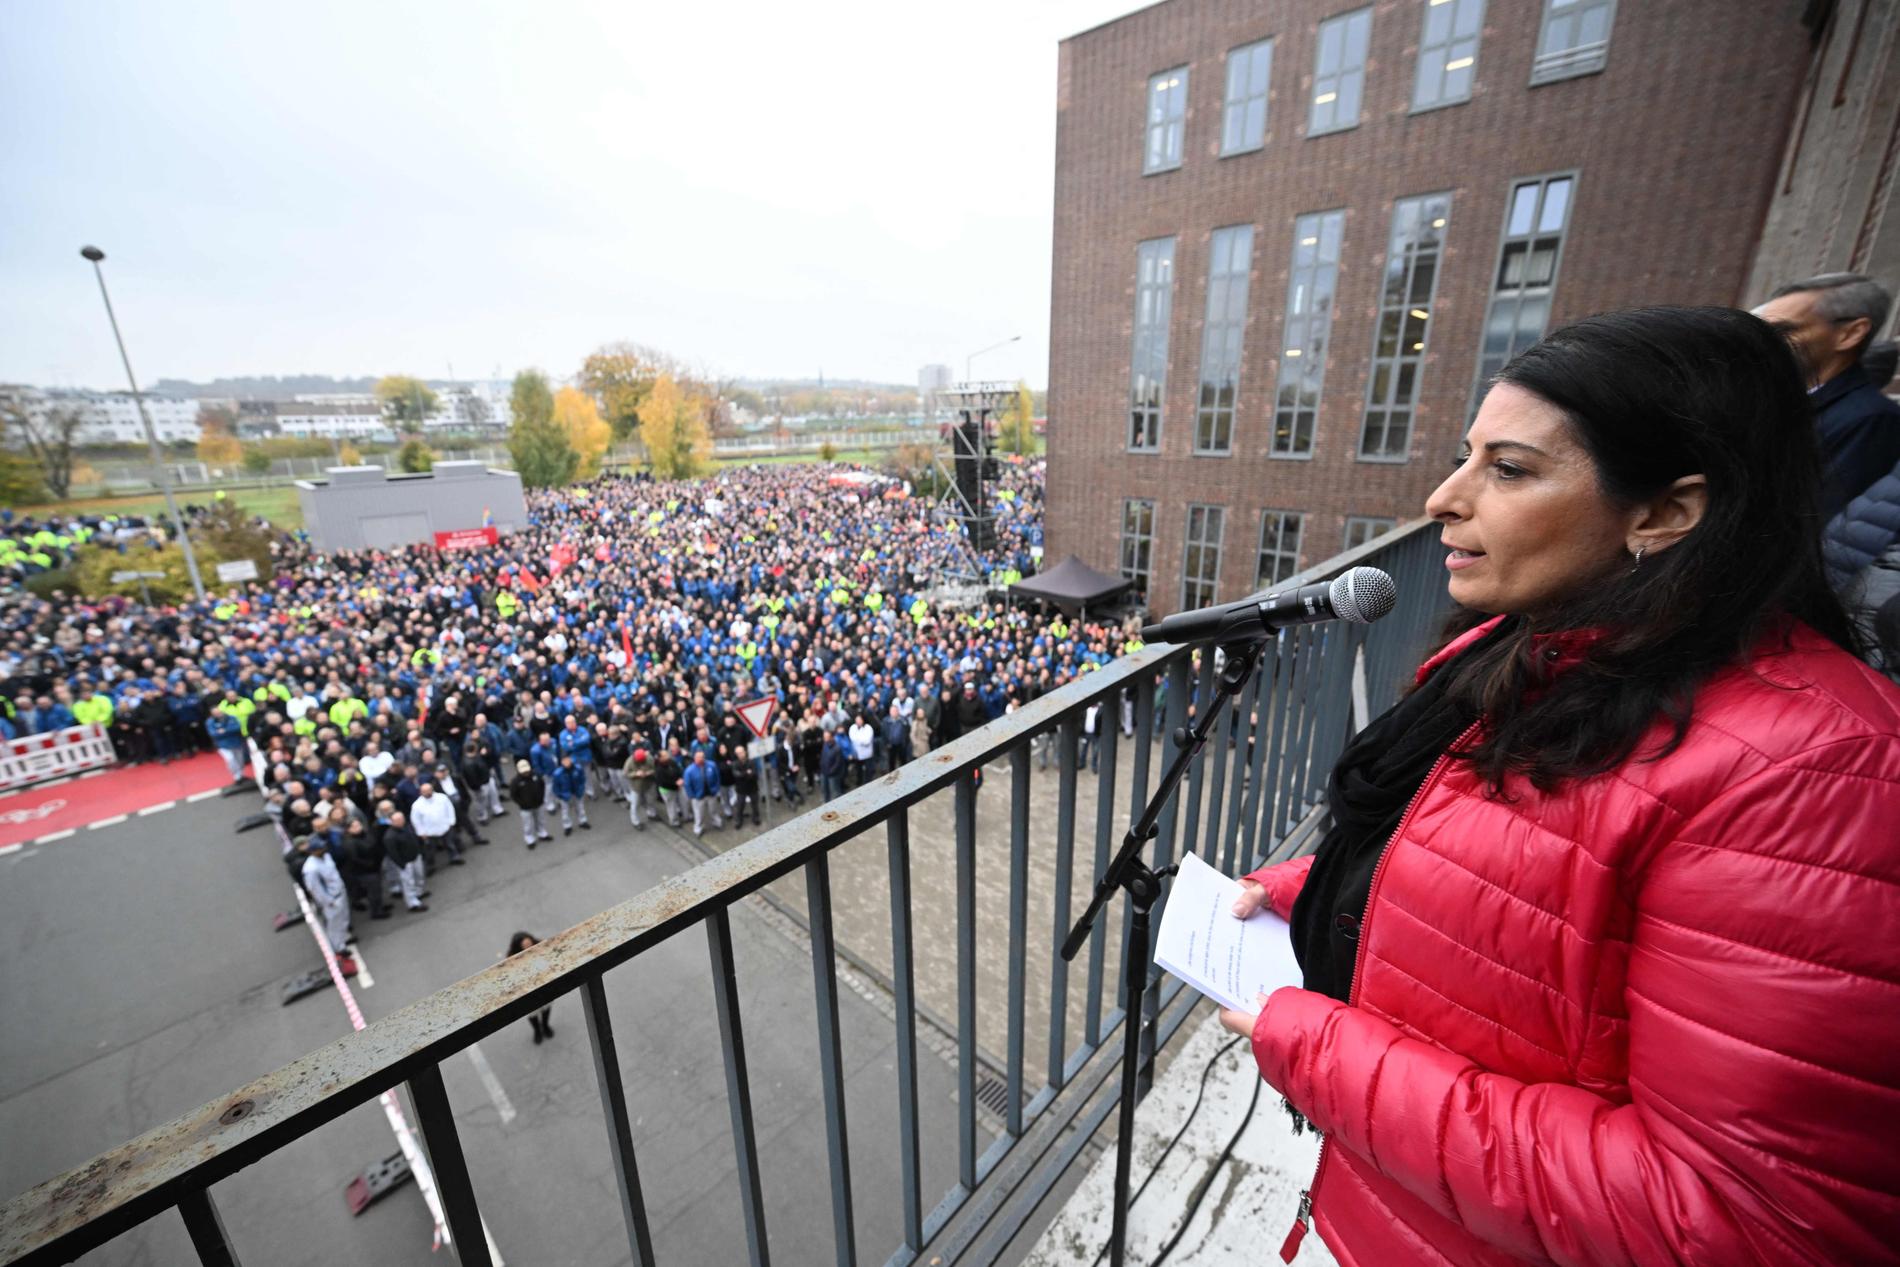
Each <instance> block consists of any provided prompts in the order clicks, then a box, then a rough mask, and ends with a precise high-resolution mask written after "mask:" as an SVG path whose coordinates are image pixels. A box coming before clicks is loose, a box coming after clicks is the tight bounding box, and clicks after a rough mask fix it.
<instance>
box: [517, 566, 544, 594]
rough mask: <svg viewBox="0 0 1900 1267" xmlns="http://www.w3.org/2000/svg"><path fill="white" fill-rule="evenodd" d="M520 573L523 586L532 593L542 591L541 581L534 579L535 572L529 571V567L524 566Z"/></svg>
mask: <svg viewBox="0 0 1900 1267" xmlns="http://www.w3.org/2000/svg"><path fill="white" fill-rule="evenodd" d="M519 575H520V577H521V584H522V587H523V588H524V589H526V590H527V591H528V592H529V593H530V594H534V593H538V592H539V591H540V589H541V582H539V581H537V580H535V579H534V573H532V572H530V571H528V569H527V568H522V569H521V572H520V573H519Z"/></svg>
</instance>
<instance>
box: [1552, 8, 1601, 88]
mask: <svg viewBox="0 0 1900 1267" xmlns="http://www.w3.org/2000/svg"><path fill="white" fill-rule="evenodd" d="M1615 16H1616V0H1544V25H1543V29H1542V30H1541V31H1539V32H1538V34H1537V57H1536V60H1534V61H1532V62H1531V85H1532V86H1533V87H1535V86H1536V85H1538V84H1548V83H1553V82H1555V81H1556V80H1559V79H1572V78H1575V77H1576V76H1578V75H1594V74H1595V73H1596V72H1598V71H1600V70H1602V69H1603V67H1604V65H1605V64H1606V63H1607V62H1608V61H1609V60H1610V22H1611V21H1612V19H1614V17H1615Z"/></svg>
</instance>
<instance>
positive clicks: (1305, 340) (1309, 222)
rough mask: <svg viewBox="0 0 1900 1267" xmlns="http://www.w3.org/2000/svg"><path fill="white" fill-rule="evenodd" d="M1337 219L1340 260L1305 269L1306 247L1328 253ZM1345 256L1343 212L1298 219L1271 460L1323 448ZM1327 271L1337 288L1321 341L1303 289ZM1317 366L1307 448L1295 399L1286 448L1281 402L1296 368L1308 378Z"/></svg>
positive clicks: (1276, 389) (1299, 456)
mask: <svg viewBox="0 0 1900 1267" xmlns="http://www.w3.org/2000/svg"><path fill="white" fill-rule="evenodd" d="M1332 216H1338V217H1339V248H1338V251H1339V257H1338V258H1337V259H1334V260H1333V261H1332V262H1331V264H1328V263H1327V261H1326V260H1325V259H1324V258H1323V257H1321V258H1316V259H1315V260H1313V261H1312V263H1310V264H1305V265H1303V264H1301V262H1300V248H1301V247H1303V246H1308V245H1310V246H1314V247H1316V248H1318V249H1319V250H1320V251H1324V249H1325V242H1326V221H1327V219H1328V218H1329V217H1332ZM1308 238H1312V239H1313V241H1312V242H1310V243H1309V242H1308V241H1307V239H1308ZM1345 254H1346V212H1345V209H1344V208H1343V207H1335V208H1333V209H1332V210H1330V211H1309V212H1306V213H1304V214H1302V215H1298V216H1295V217H1294V218H1293V250H1292V253H1291V255H1290V256H1289V264H1288V267H1287V283H1286V315H1285V317H1284V318H1283V319H1282V322H1281V334H1280V370H1279V374H1278V375H1277V377H1276V381H1275V383H1274V387H1273V425H1272V426H1271V427H1269V428H1268V435H1267V456H1268V457H1271V458H1285V459H1290V460H1293V461H1308V460H1310V459H1311V458H1312V456H1313V450H1314V449H1315V448H1317V447H1318V443H1319V411H1320V401H1321V399H1322V397H1323V396H1324V395H1325V387H1326V358H1327V357H1328V355H1330V354H1331V352H1332V340H1333V310H1334V305H1335V304H1336V303H1337V302H1338V299H1339V266H1340V263H1341V262H1342V261H1343V260H1344V258H1345ZM1326 268H1331V269H1332V289H1331V293H1330V295H1329V297H1328V300H1327V304H1326V314H1325V317H1324V324H1323V325H1322V326H1321V327H1320V328H1319V338H1318V339H1317V340H1314V339H1312V338H1310V337H1309V336H1311V335H1312V334H1313V333H1314V325H1313V323H1314V321H1315V320H1316V318H1315V317H1314V315H1313V314H1314V311H1315V310H1314V308H1313V307H1312V306H1311V303H1310V299H1311V296H1310V294H1305V293H1303V292H1302V290H1301V287H1302V285H1303V284H1305V285H1309V286H1310V285H1311V284H1312V283H1313V282H1314V281H1316V280H1317V279H1318V277H1319V273H1320V270H1322V269H1326ZM1296 336H1297V337H1298V338H1299V339H1300V342H1299V344H1298V346H1295V343H1294V340H1295V338H1296ZM1313 361H1317V362H1318V364H1319V369H1318V371H1317V380H1316V382H1315V385H1314V389H1313V409H1312V413H1313V417H1312V419H1311V430H1310V432H1309V433H1308V435H1307V437H1306V446H1305V447H1304V448H1301V447H1300V446H1299V443H1298V442H1299V438H1300V432H1299V414H1300V413H1302V412H1303V410H1301V408H1300V407H1299V405H1298V403H1297V400H1296V403H1295V405H1294V406H1293V409H1292V411H1291V412H1292V414H1293V416H1294V418H1293V430H1292V435H1291V439H1290V440H1289V442H1288V444H1287V446H1286V447H1285V448H1282V447H1281V446H1280V420H1281V414H1282V413H1283V412H1286V411H1285V409H1284V407H1283V406H1282V404H1281V400H1282V398H1283V397H1284V394H1285V392H1286V388H1287V386H1288V382H1287V380H1288V376H1289V372H1290V370H1289V367H1291V372H1293V373H1298V374H1299V375H1300V376H1301V377H1304V371H1305V368H1306V366H1307V365H1309V364H1311V363H1312V362H1313Z"/></svg>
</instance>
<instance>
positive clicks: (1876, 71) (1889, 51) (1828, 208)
mask: <svg viewBox="0 0 1900 1267" xmlns="http://www.w3.org/2000/svg"><path fill="white" fill-rule="evenodd" d="M1816 35H1817V38H1816V39H1815V42H1814V51H1813V54H1812V56H1811V58H1810V60H1809V63H1808V70H1807V77H1806V79H1805V80H1804V81H1803V83H1802V95H1801V100H1800V103H1799V104H1798V106H1797V107H1796V111H1795V118H1794V126H1793V127H1792V128H1791V129H1790V130H1789V136H1788V142H1787V146H1786V148H1785V150H1784V151H1783V153H1782V159H1781V169H1780V172H1779V173H1778V176H1777V180H1776V183H1775V192H1774V201H1773V202H1772V203H1770V204H1769V208H1768V219H1767V222H1766V223H1765V224H1764V225H1763V226H1762V235H1761V246H1760V249H1759V250H1758V252H1757V253H1756V256H1755V267H1754V270H1753V272H1752V274H1751V275H1750V277H1749V283H1748V290H1747V293H1746V295H1744V297H1743V302H1744V303H1747V304H1749V305H1751V306H1752V305H1754V304H1757V303H1760V302H1761V301H1762V300H1764V299H1766V298H1767V297H1768V295H1769V293H1770V292H1772V291H1773V290H1774V288H1775V287H1776V286H1779V285H1781V284H1782V283H1784V282H1790V281H1796V280H1799V279H1800V278H1803V277H1808V276H1812V275H1813V274H1815V273H1840V272H1851V273H1866V274H1868V275H1870V276H1872V277H1873V278H1875V279H1876V280H1877V281H1880V282H1881V283H1883V284H1885V286H1886V287H1887V289H1888V290H1900V221H1889V220H1888V219H1887V204H1888V202H1889V199H1890V196H1891V194H1892V191H1893V177H1894V170H1895V167H1896V165H1897V164H1900V6H1896V5H1895V4H1894V3H1893V0H1840V2H1839V3H1836V4H1834V5H1833V6H1832V7H1831V9H1830V10H1829V12H1828V14H1827V17H1826V20H1825V21H1824V23H1823V24H1822V25H1821V27H1820V29H1819V31H1818V32H1817V33H1816ZM1893 329H1894V325H1893V324H1892V321H1891V319H1890V321H1889V324H1888V327H1887V332H1877V333H1889V337H1891V336H1890V332H1891V331H1892V330H1893Z"/></svg>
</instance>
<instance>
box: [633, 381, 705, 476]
mask: <svg viewBox="0 0 1900 1267" xmlns="http://www.w3.org/2000/svg"><path fill="white" fill-rule="evenodd" d="M640 438H641V440H642V441H643V442H645V444H646V448H647V464H648V465H649V466H650V467H652V469H653V473H654V474H655V475H657V476H659V477H660V478H661V479H670V480H680V479H690V478H692V477H693V476H695V475H703V474H705V472H706V471H707V470H708V469H710V467H711V465H712V432H711V431H710V429H708V427H707V426H706V415H705V411H704V408H703V405H702V403H701V402H700V401H699V400H697V399H695V398H694V397H691V396H688V395H687V394H686V393H685V392H683V391H681V390H680V386H679V384H678V383H675V382H674V381H673V378H672V376H671V375H670V374H662V375H660V376H659V378H657V379H655V380H654V382H653V388H652V390H651V391H649V392H648V393H647V397H646V399H645V400H643V401H642V402H640Z"/></svg>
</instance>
